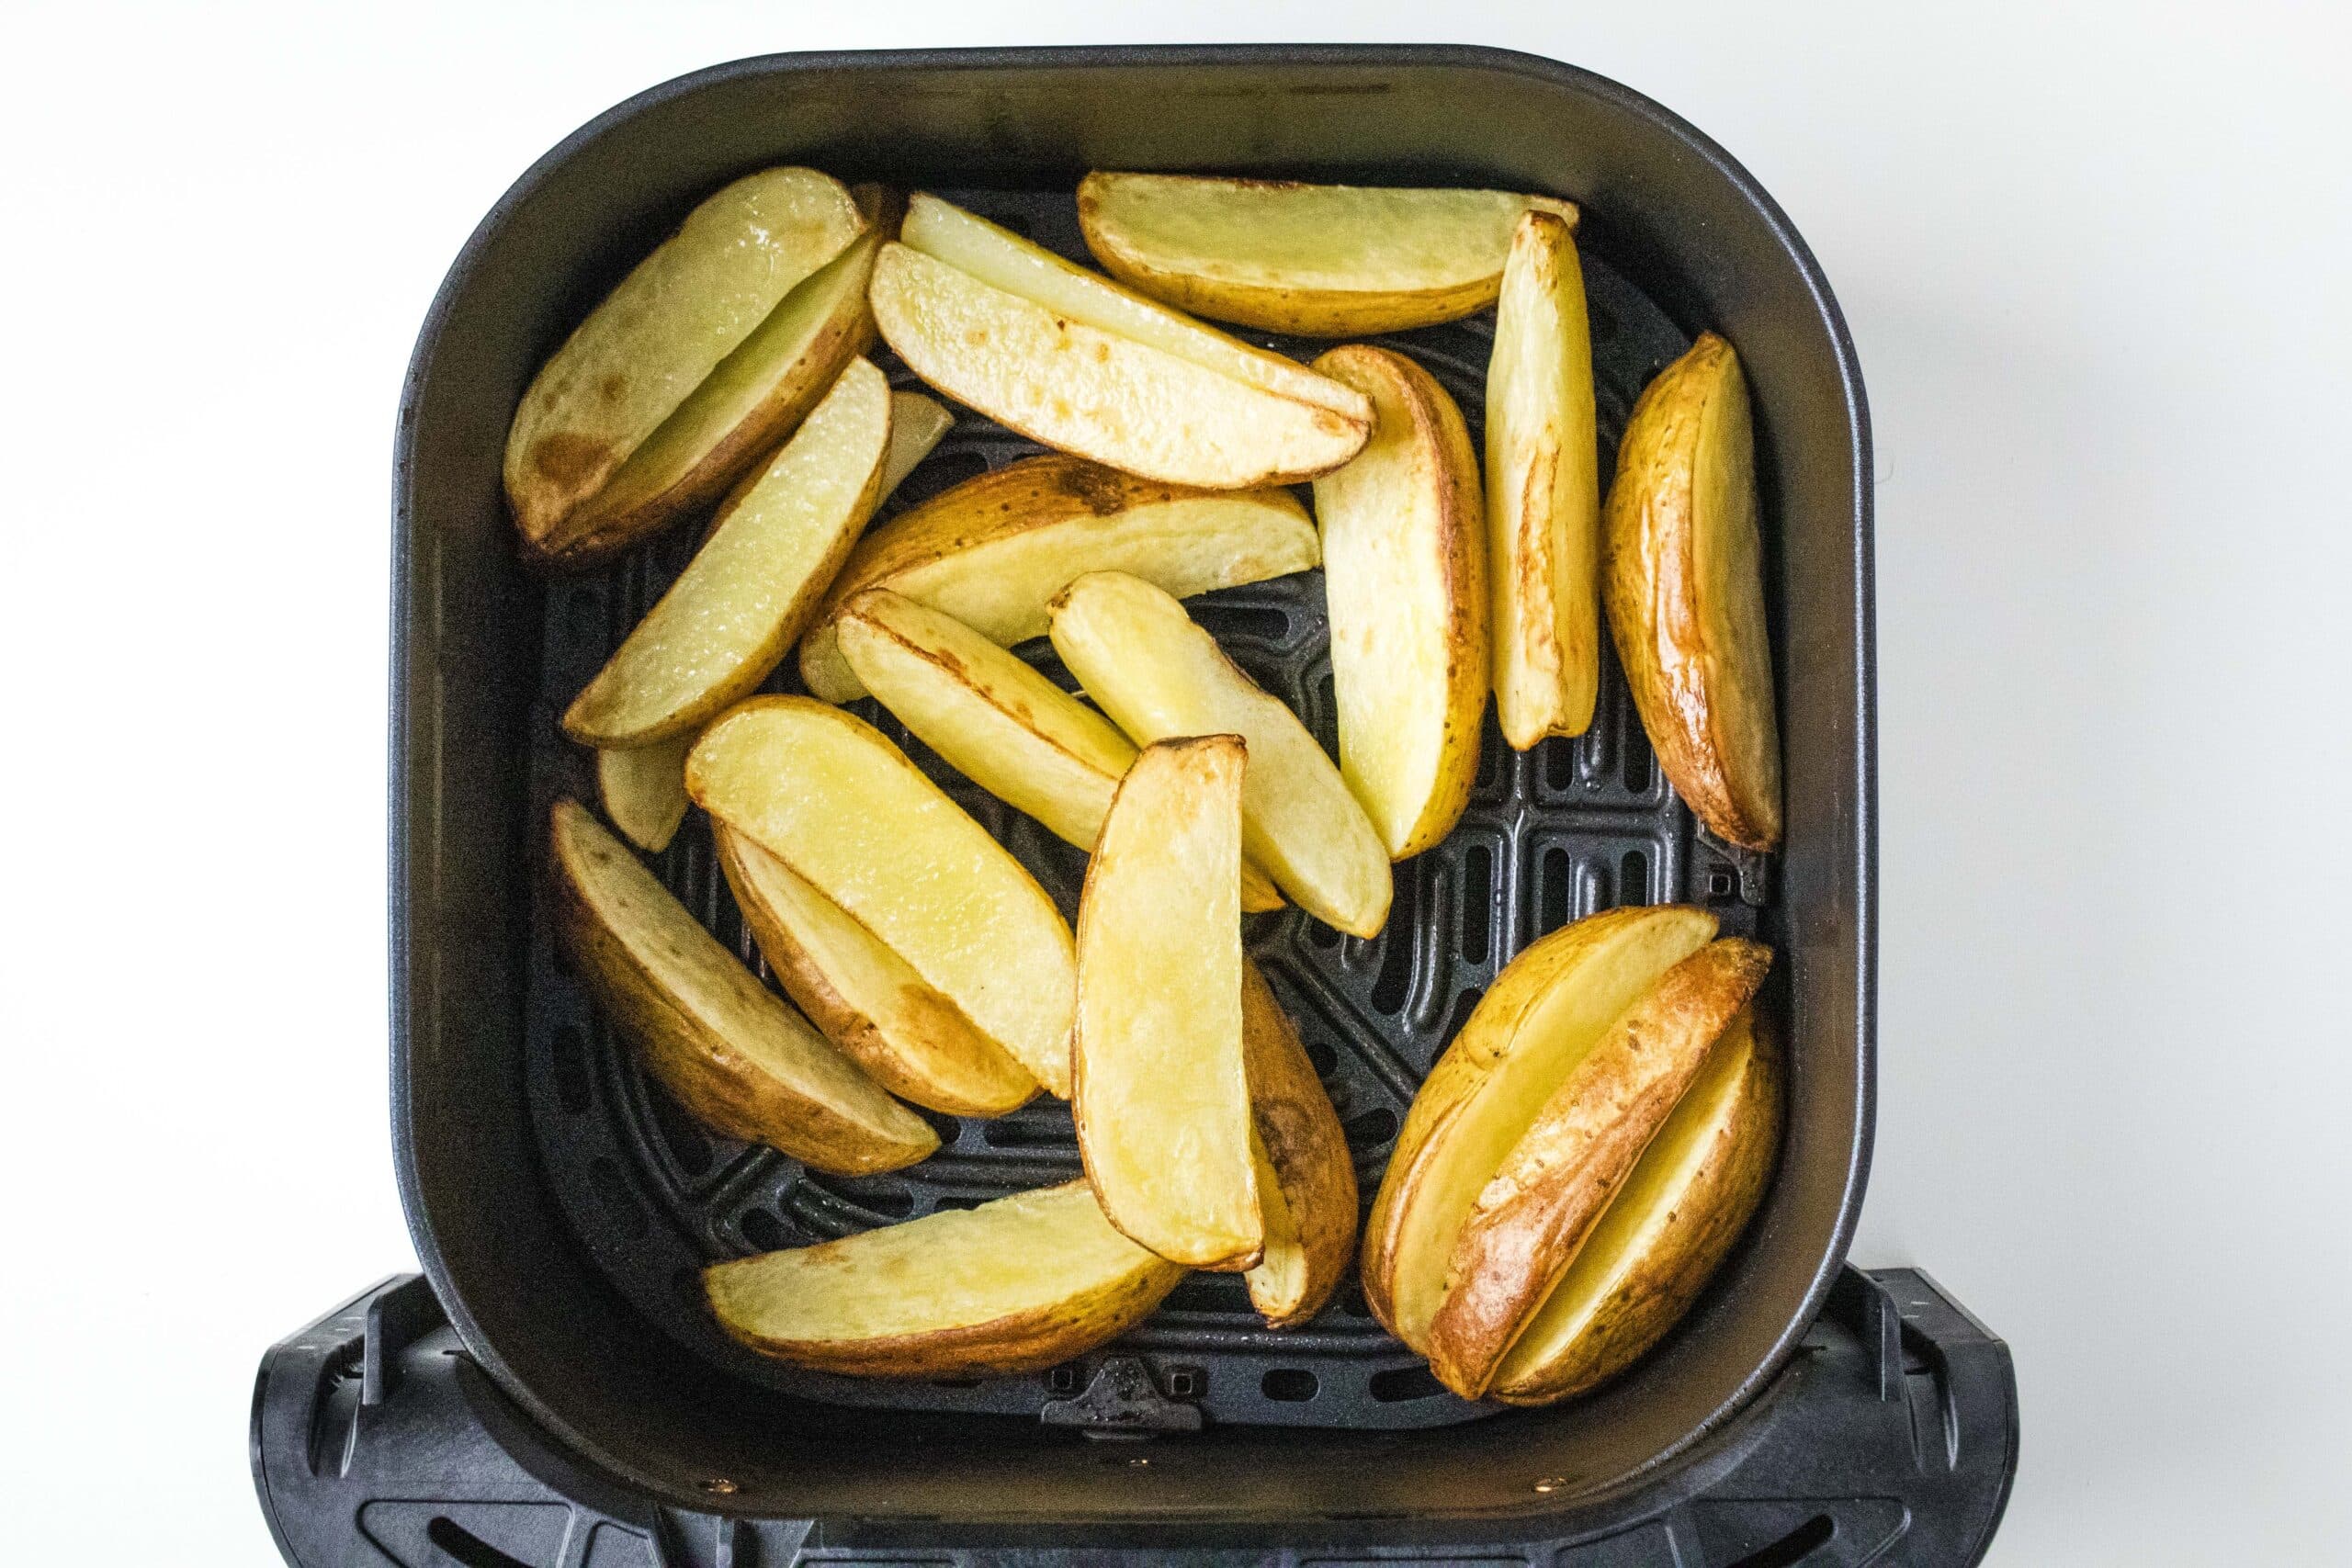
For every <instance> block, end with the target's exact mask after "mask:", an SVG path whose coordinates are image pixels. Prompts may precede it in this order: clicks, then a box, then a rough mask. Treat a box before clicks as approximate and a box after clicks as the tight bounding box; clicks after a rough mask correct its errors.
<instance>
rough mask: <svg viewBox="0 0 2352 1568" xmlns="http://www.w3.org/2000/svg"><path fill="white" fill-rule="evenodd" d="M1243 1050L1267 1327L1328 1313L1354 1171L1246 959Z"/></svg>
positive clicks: (1302, 1054)
mask: <svg viewBox="0 0 2352 1568" xmlns="http://www.w3.org/2000/svg"><path fill="white" fill-rule="evenodd" d="M1241 1054H1242V1056H1243V1059H1244V1060H1245V1061H1246V1062H1247V1064H1248V1066H1249V1069H1250V1112H1251V1118H1252V1125H1251V1128H1250V1133H1251V1136H1252V1138H1253V1140H1254V1141H1253V1144H1252V1147H1253V1149H1254V1151H1255V1154H1256V1158H1257V1162H1258V1204H1259V1209H1260V1212H1261V1215H1262V1216H1263V1219H1264V1222H1265V1232H1266V1250H1265V1253H1264V1256H1262V1257H1261V1258H1259V1260H1258V1265H1257V1267H1256V1268H1254V1269H1250V1272H1249V1273H1248V1275H1246V1276H1245V1279H1246V1280H1247V1281H1248V1283H1249V1287H1250V1305H1252V1306H1254V1307H1256V1308H1257V1309H1258V1311H1259V1312H1260V1313H1261V1314H1263V1316H1264V1317H1265V1319H1266V1326H1268V1327H1269V1328H1289V1327H1292V1326H1294V1325H1297V1324H1302V1323H1305V1322H1306V1320H1307V1319H1309V1318H1311V1317H1313V1316H1314V1315H1315V1314H1317V1313H1318V1312H1320V1311H1322V1310H1323V1305H1324V1303H1326V1302H1328V1301H1329V1300H1330V1299H1331V1292H1334V1291H1336V1290H1338V1289H1339V1288H1340V1281H1341V1280H1345V1279H1346V1278H1347V1275H1348V1265H1349V1264H1350V1263H1351V1262H1353V1261H1354V1259H1355V1252H1356V1167H1355V1160H1354V1158H1353V1157H1352V1156H1351V1155H1350V1154H1349V1153H1348V1134H1347V1130H1346V1129H1345V1128H1343V1127H1341V1126H1340V1113H1339V1111H1336V1110H1334V1109H1333V1108H1332V1105H1331V1097H1330V1096H1329V1095H1328V1094H1326V1093H1325V1092H1324V1091H1323V1081H1322V1080H1321V1079H1320V1078H1318V1077H1316V1076H1315V1064H1314V1063H1313V1062H1311V1061H1309V1060H1308V1059H1307V1055H1306V1047H1305V1046H1303V1045H1301V1044H1300V1043H1298V1031H1297V1030H1296V1029H1295V1028H1293V1027H1292V1025H1291V1021H1290V1016H1289V1015H1288V1014H1287V1013H1285V1012H1283V1008H1282V1004H1281V1003H1280V1002H1278V1001H1276V1000H1275V999H1274V993H1273V990H1272V987H1269V986H1268V985H1267V984H1266V977H1265V976H1263V975H1261V974H1260V973H1259V972H1258V966H1257V965H1256V964H1251V963H1250V961H1249V960H1247V959H1244V960H1242V964H1241Z"/></svg>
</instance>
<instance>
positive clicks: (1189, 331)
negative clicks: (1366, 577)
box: [899, 192, 1372, 424]
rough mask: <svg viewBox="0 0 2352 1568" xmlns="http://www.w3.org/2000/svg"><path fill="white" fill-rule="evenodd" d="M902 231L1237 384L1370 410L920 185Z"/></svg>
mask: <svg viewBox="0 0 2352 1568" xmlns="http://www.w3.org/2000/svg"><path fill="white" fill-rule="evenodd" d="M899 238H900V239H901V240H902V241H903V242H904V243H906V244H908V245H909V246H911V247H912V248H913V249H915V250H918V251H921V252H922V253H924V254H926V255H932V256H936V257H937V258H939V259H940V260H941V261H943V262H945V263H946V264H947V265H950V266H952V267H955V268H956V269H957V270H959V271H961V272H964V273H967V274H969V275H970V276H973V277H976V278H978V279H979V280H980V281H981V282H983V283H985V284H988V285H989V286H990V287H991V288H1001V289H1003V290H1005V291H1006V292H1007V293H1010V294H1017V295H1019V296H1020V297H1021V298H1023V299H1033V300H1035V301H1036V302H1037V303H1038V304H1040V305H1042V306H1044V307H1045V308H1046V309H1047V310H1051V311H1052V312H1054V313H1055V314H1056V315H1058V316H1062V317H1066V318H1068V319H1069V320H1070V321H1077V322H1080V323H1083V324H1084V325H1086V326H1090V327H1093V328H1095V329H1096V330H1098V331H1101V332H1105V333H1112V334H1113V335H1114V336H1117V337H1123V338H1126V339H1129V340H1131V341H1133V342H1136V343H1140V344H1148V345H1149V346H1151V347H1153V348H1156V349H1158V350H1159V351H1160V352H1161V353H1163V354H1170V355H1175V356H1176V357H1177V358H1179V359H1182V360H1184V361H1186V362H1187V363H1189V364H1192V365H1195V366H1198V367H1200V368H1202V369H1204V370H1211V371H1215V372H1216V374H1217V375H1219V376H1226V377H1230V378H1232V379H1234V380H1237V381H1239V382H1241V383H1242V384H1243V385H1244V386H1250V387H1255V388H1257V389H1260V390H1261V391H1266V392H1272V393H1274V394H1276V395H1278V396H1281V397H1284V398H1291V399H1295V400H1299V401H1301V402H1306V403H1311V404H1313V405H1315V406H1317V407H1318V408H1325V409H1329V410H1330V411H1331V412H1334V413H1337V414H1340V415H1343V416H1345V417H1346V418H1347V419H1348V420H1350V421H1351V422H1352V423H1358V424H1368V423H1370V422H1371V419H1372V411H1371V409H1370V408H1368V407H1367V406H1365V404H1364V401H1363V399H1362V398H1361V397H1359V396H1358V395H1356V393H1354V392H1353V391H1351V389H1348V388H1345V387H1341V386H1339V385H1337V384H1336V383H1334V382H1332V381H1331V380H1329V378H1325V377H1321V376H1317V375H1316V374H1315V373H1314V372H1313V371H1311V370H1309V369H1307V368H1306V367H1305V366H1302V365H1300V364H1299V363H1298V362H1297V361H1296V360H1295V359H1291V358H1288V357H1285V356H1284V355H1279V354H1272V353H1269V352H1268V351H1266V350H1265V349H1262V348H1252V347H1250V345H1249V344H1246V343H1243V342H1242V341H1241V340H1240V339H1238V338H1236V337H1233V336H1230V335H1228V334H1227V333H1221V332H1218V331H1217V330H1216V328H1214V327H1210V326H1205V325H1204V324H1202V323H1201V322H1199V321H1193V319H1191V318H1190V317H1188V316H1186V315H1184V314H1182V312H1180V311H1176V310H1170V309H1169V308H1168V307H1167V306H1165V305H1163V304H1161V303H1159V301H1158V300H1156V299H1149V298H1147V297H1146V296H1144V295H1142V294H1138V293H1136V291H1135V290H1133V289H1131V288H1123V287H1121V286H1120V285H1118V284H1116V283H1114V282H1112V281H1111V280H1110V279H1108V278H1105V277H1101V276H1096V275H1095V274H1093V273H1091V272H1089V271H1087V270H1086V269H1085V268H1084V267H1081V266H1075V265H1071V264H1070V263H1069V262H1067V261H1064V260H1063V259H1062V258H1061V257H1060V256H1057V255H1056V254H1054V253H1053V252H1051V251H1049V250H1047V249H1046V248H1045V247H1044V246H1043V245H1039V244H1035V243H1032V242H1030V241H1028V240H1024V239H1023V238H1022V237H1021V236H1020V235H1018V234H1015V233H1013V232H1012V231H1010V230H1008V229H1004V228H1001V227H1000V226H999V225H997V224H994V223H991V222H989V220H987V219H985V218H982V217H980V216H978V214H977V213H971V212H967V211H965V210H964V209H962V208H960V207H957V206H956V205H954V204H953V203H951V202H945V201H942V200H940V199H939V198H938V197H935V196H926V195H923V194H922V193H920V192H919V193H917V194H916V195H915V197H913V199H912V200H910V202H909V203H908V205H907V220H906V223H905V226H904V227H903V228H902V229H901V231H900V232H899Z"/></svg>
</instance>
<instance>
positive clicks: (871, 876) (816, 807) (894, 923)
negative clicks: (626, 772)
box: [686, 697, 1077, 1098]
mask: <svg viewBox="0 0 2352 1568" xmlns="http://www.w3.org/2000/svg"><path fill="white" fill-rule="evenodd" d="M686 789H687V793H688V794H690V795H693V796H694V798H695V803H696V804H698V805H699V806H701V807H703V809H704V810H706V811H707V812H709V813H710V814H711V815H712V816H713V817H715V818H718V819H719V820H720V821H722V822H725V823H727V824H728V825H729V826H730V827H732V828H734V829H737V830H738V831H740V832H741V834H742V835H743V836H744V837H746V838H748V839H750V840H752V841H753V842H755V843H758V844H759V845H761V846H762V847H763V848H764V849H766V850H767V851H768V852H770V853H772V854H774V855H775V856H776V858H777V859H779V860H781V861H783V862H784V863H786V865H788V866H790V867H791V868H792V869H793V870H794V871H795V872H797V874H799V875H800V876H801V877H802V878H804V879H805V880H806V881H808V882H809V885H810V886H813V887H815V888H816V889H817V891H819V892H820V893H821V894H823V895H824V896H825V897H828V898H831V900H832V901H833V902H834V903H836V904H838V905H840V906H841V907H842V909H843V910H845V911H846V912H847V913H848V914H849V915H850V916H851V917H852V918H854V919H856V920H857V922H858V923H859V924H861V925H863V926H864V927H865V929H866V930H868V931H872V932H873V933H874V935H875V936H876V938H877V939H878V940H879V941H881V942H883V943H885V944H886V945H887V946H888V947H889V948H890V949H891V951H893V952H894V953H898V955H899V957H901V958H903V959H905V960H906V961H907V963H908V964H909V965H910V966H911V967H912V968H913V969H914V971H915V973H917V974H918V975H921V976H922V977H923V979H924V980H925V981H926V982H928V983H929V984H930V985H931V986H932V987H933V988H935V989H936V990H938V991H939V992H940V993H941V994H942V995H943V996H944V997H946V998H948V999H949V1000H950V1001H952V1002H954V1003H955V1004H956V1007H958V1008H959V1009H961V1010H963V1013H964V1016H965V1017H967V1018H968V1019H970V1020H971V1021H972V1022H973V1023H974V1025H976V1026H977V1027H978V1029H979V1030H980V1031H981V1032H983V1033H985V1034H986V1035H987V1036H988V1037H989V1039H991V1040H993V1041H995V1042H996V1043H999V1044H1000V1045H1002V1046H1003V1047H1004V1048H1005V1049H1006V1050H1007V1051H1009V1052H1011V1053H1012V1056H1013V1058H1014V1060H1016V1061H1018V1062H1019V1063H1020V1064H1021V1065H1022V1066H1024V1067H1026V1068H1027V1069H1028V1070H1029V1071H1030V1072H1031V1073H1033V1074H1035V1076H1036V1077H1037V1080H1038V1082H1040V1083H1041V1084H1043V1085H1044V1086H1045V1087H1046V1089H1048V1090H1050V1091H1051V1092H1053V1093H1055V1094H1057V1095H1061V1096H1064V1097H1065V1098H1067V1097H1068V1095H1069V1030H1070V1018H1071V1012H1072V1009H1073V1007H1074V1005H1075V996H1074V993H1075V988H1076V984H1077V977H1076V957H1075V953H1074V950H1073V945H1072V940H1071V937H1070V931H1069V926H1068V925H1067V924H1066V923H1064V921H1063V919H1062V918H1061V915H1060V913H1059V912H1058V911H1057V910H1056V909H1055V908H1054V904H1053V900H1052V899H1050V898H1049V897H1046V892H1045V890H1044V889H1043V888H1041V887H1039V886H1037V884H1036V881H1035V878H1033V877H1031V876H1030V874H1028V872H1026V871H1025V870H1023V868H1022V866H1021V863H1019V862H1018V861H1016V860H1014V859H1013V858H1012V855H1010V854H1009V853H1007V852H1005V850H1004V848H1003V847H1002V846H1001V845H1000V844H999V843H997V841H996V840H994V839H991V838H990V837H989V835H988V831H987V829H983V828H982V827H981V826H980V825H979V824H978V822H975V821H973V820H972V818H970V817H968V816H967V815H966V814H965V812H964V809H963V808H962V807H959V806H957V805H956V803H955V802H954V801H952V800H950V799H949V798H948V797H947V796H946V795H944V794H943V793H942V792H941V791H940V789H939V786H938V785H936V784H933V783H932V782H931V781H930V780H929V779H927V778H925V777H924V776H923V775H922V773H921V772H919V771H918V770H917V769H916V768H915V766H914V764H913V763H911V762H910V761H907V759H906V757H905V756H904V754H902V753H901V752H900V751H899V749H898V748H897V747H895V746H893V745H891V744H890V742H889V741H888V739H885V738H884V737H883V736H882V735H881V734H880V733H879V732H878V731H876V729H875V728H873V727H872V726H870V725H868V724H866V723H865V722H864V721H863V720H860V719H858V718H856V717H854V716H852V715H849V714H846V713H843V712H842V710H840V709H839V708H835V707H831V706H828V705H825V704H823V703H820V702H816V701H813V700H811V699H809V698H806V697H762V698H758V699H755V700H753V701H752V702H747V703H744V704H742V705H741V706H739V707H738V708H736V709H735V711H734V712H732V713H730V714H729V715H728V716H726V717H724V718H722V719H720V720H719V721H718V723H717V724H714V725H713V726H711V728H710V729H709V730H708V731H707V732H706V733H705V734H704V736H703V738H702V739H701V740H700V741H699V742H697V743H696V744H695V750H694V751H693V753H692V754H691V755H690V756H689V757H688V758H687V759H686Z"/></svg>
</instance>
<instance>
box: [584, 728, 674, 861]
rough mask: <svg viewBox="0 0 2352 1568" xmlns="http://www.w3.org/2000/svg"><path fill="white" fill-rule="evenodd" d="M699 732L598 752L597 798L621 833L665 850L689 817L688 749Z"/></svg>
mask: <svg viewBox="0 0 2352 1568" xmlns="http://www.w3.org/2000/svg"><path fill="white" fill-rule="evenodd" d="M694 743H695V738H694V737H693V736H692V735H681V736H677V737H675V738H674V739H669V740H657V741H655V742H654V743H653V744H652V745H650V746H639V747H638V748H636V749H635V750H626V751H599V752H597V753H596V800H597V804H599V805H601V806H602V807H604V808H605V817H606V818H608V819H610V820H611V822H612V824H613V826H614V827H616V828H617V829H620V832H621V837H622V838H624V839H627V840H628V841H629V842H630V843H632V844H635V845H636V846H637V847H638V848H639V849H640V850H643V851H645V852H647V853H649V854H660V853H661V852H662V851H663V850H666V849H668V848H669V847H670V840H672V839H673V838H674V837H676V835H677V831H678V825H679V824H680V823H682V822H684V820H685V819H686V807H688V806H690V805H691V804H693V803H692V802H691V801H689V800H687V799H686V753H687V752H688V751H690V750H693V749H694Z"/></svg>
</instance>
